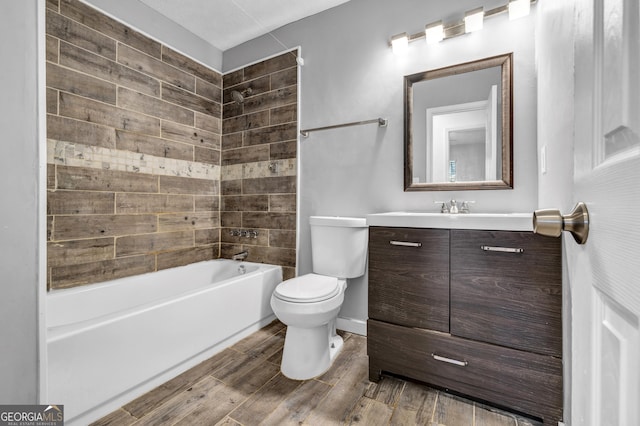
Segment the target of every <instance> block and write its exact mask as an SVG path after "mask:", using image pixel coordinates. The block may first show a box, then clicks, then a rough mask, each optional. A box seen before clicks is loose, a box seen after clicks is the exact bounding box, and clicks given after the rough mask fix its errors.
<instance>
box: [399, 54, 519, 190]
mask: <svg viewBox="0 0 640 426" xmlns="http://www.w3.org/2000/svg"><path fill="white" fill-rule="evenodd" d="M512 56H513V54H512V53H508V54H505V55H499V56H493V57H490V58H484V59H480V60H476V61H472V62H465V63H462V64H457V65H452V66H448V67H444V68H439V69H435V70H430V71H425V72H420V73H416V74H411V75H407V76H405V77H404V160H405V164H404V190H405V191H461V190H465V191H466V190H478V189H513V111H512V103H513V88H512V73H513V71H512ZM496 66H500V67H501V84H502V90H501V93H500V94H499V96H500V98H501V102H502V109H501V111H500V113H501V118H502V141H501V145H502V169H501V170H502V179H501V180H494V181H467V182H433V183H413V150H412V146H413V131H412V125H413V84H414V83H418V82H421V81H425V80H433V79H436V78H442V77H447V76H452V75H457V74H462V73H468V72H472V71H477V70H482V69H485V68H491V67H496Z"/></svg>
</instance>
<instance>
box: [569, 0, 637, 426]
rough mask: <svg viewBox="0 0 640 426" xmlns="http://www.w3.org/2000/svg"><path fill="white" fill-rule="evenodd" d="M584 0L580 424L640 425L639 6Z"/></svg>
mask: <svg viewBox="0 0 640 426" xmlns="http://www.w3.org/2000/svg"><path fill="white" fill-rule="evenodd" d="M638 3H639V2H638V0H575V6H576V7H575V13H576V14H575V17H576V20H575V23H576V27H575V31H576V34H575V58H574V59H575V95H574V96H575V99H574V107H575V127H574V136H575V138H574V149H575V154H574V182H573V185H574V202H578V201H583V202H584V203H585V204H586V205H587V207H588V209H589V213H590V222H591V223H590V231H589V238H588V241H587V242H586V244H585V245H577V244H576V243H575V242H574V241H573V238H570V237H569V236H567V235H565V238H564V241H565V249H566V253H567V262H568V268H567V269H568V275H569V277H568V279H569V280H570V283H571V289H572V295H571V303H572V306H573V313H572V319H571V323H572V329H571V332H570V334H571V340H572V342H571V349H572V364H573V365H572V374H571V375H572V384H571V389H572V404H571V413H572V414H571V417H572V420H573V421H572V424H574V425H578V424H583V425H593V426H601V425H620V426H637V425H640V324H639V321H640V66H639V64H640V7H639V5H638Z"/></svg>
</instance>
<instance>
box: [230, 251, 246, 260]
mask: <svg viewBox="0 0 640 426" xmlns="http://www.w3.org/2000/svg"><path fill="white" fill-rule="evenodd" d="M248 256H249V252H248V251H247V250H245V251H241V252H240V253H236V254H234V255H233V256H231V259H233V260H245V259H246V258H247V257H248Z"/></svg>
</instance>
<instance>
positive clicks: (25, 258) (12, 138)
mask: <svg viewBox="0 0 640 426" xmlns="http://www.w3.org/2000/svg"><path fill="white" fill-rule="evenodd" d="M39 8H41V9H40V11H41V12H42V11H44V2H39V1H37V0H9V1H3V2H2V13H0V52H1V53H2V57H3V58H5V59H6V60H5V61H3V66H2V81H3V82H4V83H5V84H4V88H3V93H2V97H0V132H2V148H3V152H2V155H0V171H1V176H2V178H1V179H0V194H1V197H2V208H0V247H1V254H2V255H1V256H0V283H1V287H2V298H1V299H0V324H2V326H1V327H0V342H1V343H0V403H2V404H33V403H35V402H36V401H37V397H38V388H39V384H38V381H39V374H38V370H39V366H38V362H39V358H38V339H39V336H40V334H39V332H38V330H39V321H38V315H39V309H38V297H39V294H41V293H42V291H43V290H44V287H43V285H40V287H39V284H40V283H41V284H44V280H41V278H40V276H39V273H40V271H42V268H41V266H40V258H39V255H40V253H43V252H41V251H40V249H39V239H41V236H42V234H43V232H42V230H43V228H41V227H42V226H44V227H45V228H44V229H46V224H43V223H42V222H41V221H40V220H41V219H42V220H44V210H41V205H40V203H41V200H42V194H43V193H42V191H43V188H42V185H41V176H44V175H41V174H40V162H39V155H40V154H41V153H42V154H43V155H46V151H44V150H43V151H40V148H41V147H42V146H44V145H43V144H41V142H40V139H39V128H38V126H39V123H41V121H40V119H39V106H38V95H39V88H38V71H39V69H38V55H39V54H42V55H44V50H38V49H39V47H38V44H39V42H41V41H42V42H43V41H44V33H43V32H40V33H39V30H38V20H39V18H43V17H44V15H42V14H40V16H39V11H38V9H39ZM43 22H44V21H42V23H43ZM42 28H43V27H42ZM39 37H41V38H40V39H39ZM42 87H44V86H42ZM40 212H42V214H40Z"/></svg>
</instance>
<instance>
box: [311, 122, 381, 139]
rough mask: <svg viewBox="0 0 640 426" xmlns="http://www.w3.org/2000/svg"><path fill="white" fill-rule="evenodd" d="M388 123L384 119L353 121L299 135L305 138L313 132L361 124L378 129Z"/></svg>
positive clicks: (318, 128) (317, 128)
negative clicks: (376, 125)
mask: <svg viewBox="0 0 640 426" xmlns="http://www.w3.org/2000/svg"><path fill="white" fill-rule="evenodd" d="M388 122H389V120H387V119H386V118H374V119H373V120H365V121H353V122H351V123H344V124H335V125H333V126H325V127H316V128H314V129H306V130H300V134H301V135H302V136H303V137H305V138H306V137H308V136H309V132H315V131H317V130H328V129H337V128H339V127H347V126H359V125H361V124H371V123H378V126H380V127H387V123H388Z"/></svg>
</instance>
